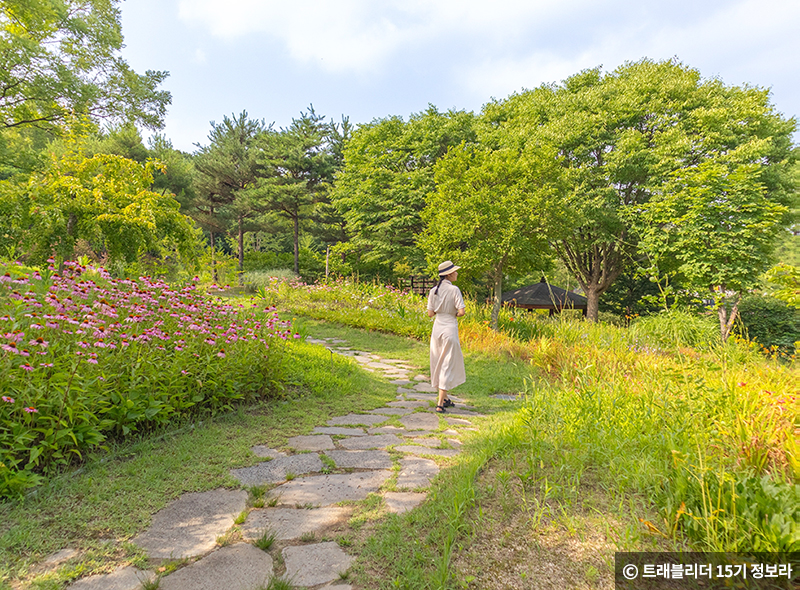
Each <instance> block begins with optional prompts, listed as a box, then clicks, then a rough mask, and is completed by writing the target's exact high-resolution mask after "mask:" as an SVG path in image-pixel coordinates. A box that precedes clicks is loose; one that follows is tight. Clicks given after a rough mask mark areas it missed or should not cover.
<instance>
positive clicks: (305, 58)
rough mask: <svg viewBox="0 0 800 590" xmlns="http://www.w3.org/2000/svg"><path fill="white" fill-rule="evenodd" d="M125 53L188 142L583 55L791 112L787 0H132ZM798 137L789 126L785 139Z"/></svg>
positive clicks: (422, 103)
mask: <svg viewBox="0 0 800 590" xmlns="http://www.w3.org/2000/svg"><path fill="white" fill-rule="evenodd" d="M121 8H122V31H123V34H124V36H125V45H126V47H125V48H124V50H123V57H124V58H125V59H126V60H127V61H128V63H129V64H130V65H131V66H132V67H133V68H134V69H135V70H136V71H137V72H140V73H142V72H144V71H145V70H166V71H168V72H169V73H170V76H169V78H167V80H166V82H165V83H164V84H163V86H162V87H163V88H164V89H166V90H169V91H170V92H171V93H172V104H171V105H170V107H169V111H168V114H167V117H166V121H165V128H164V129H163V130H162V133H163V134H165V135H166V136H167V137H168V138H169V139H170V140H171V141H172V143H173V145H174V146H175V147H176V148H178V149H181V150H184V151H187V152H193V151H195V150H196V149H197V145H196V144H201V145H206V144H207V143H208V139H207V138H208V133H209V131H210V129H211V121H217V122H219V121H221V120H222V118H223V116H225V115H228V116H232V115H237V114H239V113H241V112H242V111H247V113H248V115H249V116H250V117H251V118H255V119H263V120H264V121H265V122H266V123H267V124H269V123H274V124H275V126H276V127H285V126H288V125H289V124H291V121H292V118H293V117H297V116H299V115H300V113H301V112H302V111H304V110H306V109H308V107H309V105H312V104H313V106H314V109H315V110H316V112H317V113H318V114H322V115H324V116H326V117H329V118H330V119H333V120H335V121H340V120H341V118H342V116H347V117H349V119H350V121H351V122H352V123H356V124H358V123H367V122H369V121H372V120H374V119H379V118H384V117H389V116H401V117H403V118H404V119H407V118H408V116H409V115H410V114H412V113H417V112H420V111H423V110H425V109H426V108H427V107H428V105H429V104H432V105H435V106H436V107H437V108H438V109H439V110H440V111H446V110H449V109H456V110H462V109H463V110H468V111H474V112H479V111H480V109H481V107H482V106H483V105H484V104H486V103H487V102H489V101H490V100H492V99H493V98H496V99H502V98H505V97H507V96H509V95H510V94H512V93H513V92H518V91H520V90H522V89H526V88H535V87H537V86H539V85H541V84H543V83H552V82H560V81H561V80H563V79H565V78H567V77H568V76H570V75H572V74H575V73H577V72H579V71H581V70H583V69H586V68H593V67H597V66H602V67H603V69H604V70H606V71H612V70H614V69H615V68H616V67H618V66H620V65H622V64H623V63H624V62H626V61H638V60H640V59H642V58H645V57H647V58H650V59H654V60H663V59H672V58H677V59H678V60H679V61H680V62H682V63H683V64H684V65H687V66H690V67H693V68H696V69H697V70H699V71H700V73H701V75H702V76H703V77H705V78H720V79H721V80H723V81H724V82H725V83H726V84H729V85H744V84H748V85H751V86H759V87H763V88H769V89H770V90H771V97H772V103H773V104H774V105H775V108H776V110H777V111H778V112H780V113H782V114H783V115H785V116H787V117H795V118H797V116H798V115H800V1H798V0H691V1H690V0H661V1H650V0H636V1H634V0H548V1H542V0H493V1H492V2H487V1H482V2H481V1H478V0H402V1H396V0H291V1H287V0H284V1H275V0H127V1H125V2H123V3H122V5H121ZM798 140H800V134H798V133H795V141H798Z"/></svg>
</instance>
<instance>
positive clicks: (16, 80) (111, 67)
mask: <svg viewBox="0 0 800 590" xmlns="http://www.w3.org/2000/svg"><path fill="white" fill-rule="evenodd" d="M119 4H120V0H3V2H2V3H0V128H3V129H8V128H14V127H27V126H36V127H40V128H43V129H53V128H57V127H60V126H61V125H62V124H63V123H64V122H65V121H66V120H67V119H68V118H69V117H71V116H73V115H74V114H78V115H88V116H90V117H92V118H94V119H112V120H124V121H134V122H136V123H139V124H141V125H144V126H145V127H149V128H154V129H155V128H160V127H161V126H162V124H163V119H164V115H165V113H166V106H167V105H168V104H169V103H170V100H171V98H170V94H169V92H167V91H164V90H159V89H158V86H159V85H160V84H161V83H162V82H163V81H164V79H165V78H166V77H167V73H166V72H157V71H150V70H148V71H147V72H145V73H144V74H143V75H140V74H137V73H136V72H134V71H133V70H132V69H131V68H130V66H129V65H128V64H127V63H126V62H125V60H124V59H122V57H121V56H120V50H121V49H122V39H123V38H122V30H121V25H120V10H119Z"/></svg>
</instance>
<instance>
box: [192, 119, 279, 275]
mask: <svg viewBox="0 0 800 590" xmlns="http://www.w3.org/2000/svg"><path fill="white" fill-rule="evenodd" d="M267 131H268V128H267V127H266V126H265V125H264V122H263V121H259V120H255V119H250V118H249V117H248V115H247V112H245V111H243V112H242V113H240V114H239V116H238V117H237V116H234V117H230V118H229V117H227V116H226V117H224V118H223V120H222V123H219V124H217V123H214V122H212V123H211V132H210V133H209V135H208V139H209V144H208V145H207V146H198V147H199V149H198V151H197V153H196V154H195V157H194V166H195V169H196V170H197V174H196V176H195V180H196V184H195V193H196V197H195V199H194V201H193V202H192V205H191V209H190V211H191V212H193V216H194V217H195V219H196V221H197V222H198V223H200V225H201V226H202V227H203V228H204V229H206V230H207V231H209V232H210V235H211V249H212V253H213V251H214V248H215V244H214V234H215V233H218V232H220V231H221V230H222V229H223V228H225V227H226V226H227V223H226V222H227V220H232V221H233V224H234V227H235V228H236V229H235V231H236V236H237V243H238V250H239V280H240V282H241V280H242V274H241V273H242V272H243V270H244V234H245V232H246V231H250V230H252V229H258V227H259V226H258V224H257V223H256V217H257V216H258V210H257V209H256V208H255V207H254V206H253V203H252V199H251V194H250V191H252V190H253V189H254V188H255V186H256V183H257V181H258V179H259V171H258V170H259V166H258V163H257V148H256V140H257V138H258V137H259V136H261V135H263V134H264V133H266V132H267ZM212 266H213V261H212Z"/></svg>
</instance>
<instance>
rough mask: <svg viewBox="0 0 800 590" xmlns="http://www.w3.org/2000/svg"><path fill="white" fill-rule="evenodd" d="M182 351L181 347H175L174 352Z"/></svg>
mask: <svg viewBox="0 0 800 590" xmlns="http://www.w3.org/2000/svg"><path fill="white" fill-rule="evenodd" d="M182 350H183V346H176V347H175V352H180V351H182Z"/></svg>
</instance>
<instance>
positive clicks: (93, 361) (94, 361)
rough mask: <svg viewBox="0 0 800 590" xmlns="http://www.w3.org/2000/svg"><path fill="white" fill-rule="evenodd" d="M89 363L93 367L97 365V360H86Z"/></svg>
mask: <svg viewBox="0 0 800 590" xmlns="http://www.w3.org/2000/svg"><path fill="white" fill-rule="evenodd" d="M86 362H87V363H92V364H93V365H96V364H97V359H86Z"/></svg>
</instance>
